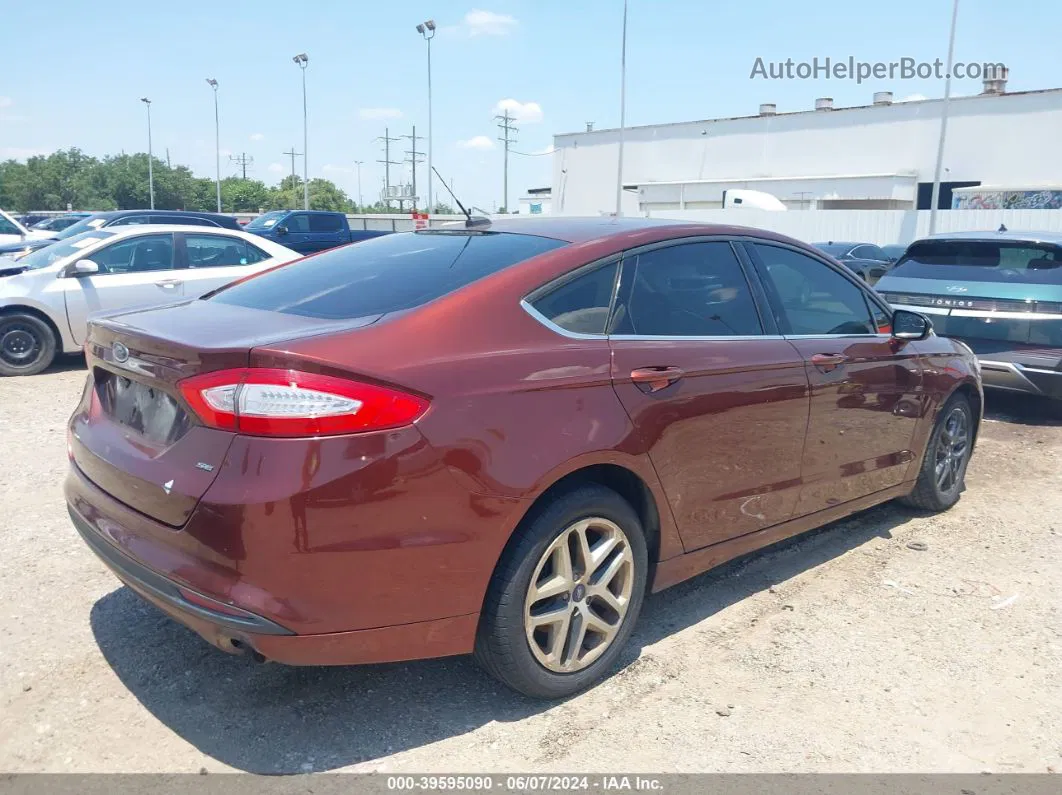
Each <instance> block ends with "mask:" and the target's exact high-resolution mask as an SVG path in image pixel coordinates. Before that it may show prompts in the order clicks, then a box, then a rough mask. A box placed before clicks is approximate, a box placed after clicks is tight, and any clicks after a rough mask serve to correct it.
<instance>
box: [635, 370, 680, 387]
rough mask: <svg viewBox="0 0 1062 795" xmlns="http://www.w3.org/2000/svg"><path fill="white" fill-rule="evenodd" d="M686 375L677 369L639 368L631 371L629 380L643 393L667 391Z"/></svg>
mask: <svg viewBox="0 0 1062 795" xmlns="http://www.w3.org/2000/svg"><path fill="white" fill-rule="evenodd" d="M685 374H686V373H685V372H683V371H682V369H681V368H678V367H639V368H637V369H635V370H631V380H632V381H633V382H634V383H635V386H637V387H638V388H639V389H640V390H642V391H643V392H659V391H660V390H661V389H667V388H668V387H669V386H671V385H672V384H673V383H675V382H676V381H678V380H679V379H680V378H682V376H684V375H685Z"/></svg>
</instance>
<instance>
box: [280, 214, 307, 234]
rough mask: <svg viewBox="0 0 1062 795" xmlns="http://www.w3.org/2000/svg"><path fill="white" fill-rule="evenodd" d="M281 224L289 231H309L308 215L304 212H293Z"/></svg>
mask: <svg viewBox="0 0 1062 795" xmlns="http://www.w3.org/2000/svg"><path fill="white" fill-rule="evenodd" d="M283 226H286V227H287V228H288V231H289V232H309V231H310V216H308V215H306V214H305V213H294V214H292V215H289V216H288V217H287V220H285V221H284V223H283Z"/></svg>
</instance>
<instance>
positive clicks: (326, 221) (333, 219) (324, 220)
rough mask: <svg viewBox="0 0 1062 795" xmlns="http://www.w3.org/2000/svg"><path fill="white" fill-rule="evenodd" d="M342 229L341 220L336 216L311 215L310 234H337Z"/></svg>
mask: <svg viewBox="0 0 1062 795" xmlns="http://www.w3.org/2000/svg"><path fill="white" fill-rule="evenodd" d="M342 229H343V219H342V218H340V217H339V216H338V215H311V216H310V231H311V232H339V231H340V230H342Z"/></svg>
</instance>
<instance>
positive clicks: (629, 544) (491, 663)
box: [475, 484, 649, 699]
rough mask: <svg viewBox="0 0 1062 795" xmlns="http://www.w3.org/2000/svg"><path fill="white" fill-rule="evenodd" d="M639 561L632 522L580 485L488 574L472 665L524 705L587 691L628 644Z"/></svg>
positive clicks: (598, 489)
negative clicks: (522, 698)
mask: <svg viewBox="0 0 1062 795" xmlns="http://www.w3.org/2000/svg"><path fill="white" fill-rule="evenodd" d="M648 559H649V557H648V552H647V550H646V544H645V536H644V533H643V531H642V527H641V522H640V521H639V520H638V515H637V514H636V513H635V511H634V509H633V508H632V507H631V506H630V504H629V503H628V502H627V501H626V500H624V499H623V498H622V497H620V496H619V495H618V494H617V493H616V492H614V491H612V490H611V489H608V488H605V487H604V486H600V485H597V484H588V485H585V486H580V487H578V488H575V489H573V490H572V491H569V492H567V493H565V494H561V495H560V496H558V497H557V498H555V499H552V500H550V502H549V503H548V504H546V505H545V506H544V507H542V508H541V509H540V510H538V511H537V513H535V514H533V515H532V516H531V517H530V518H529V520H525V522H524V524H523V525H522V527H521V528H520V529H519V530H517V535H516V536H515V537H514V538H513V540H512V542H511V543H510V545H509V547H508V548H507V549H506V552H505V553H504V554H503V555H502V558H501V560H500V561H499V562H498V565H497V568H496V569H495V571H494V576H493V577H492V579H491V582H490V586H489V587H488V589H487V597H486V600H485V601H484V605H483V612H482V614H481V616H480V622H479V630H478V632H477V636H476V648H475V658H476V661H477V662H478V663H479V664H480V665H481V666H482V667H483V668H484V669H485V670H486V671H487V673H489V674H490V675H491V676H493V677H494V678H495V679H498V680H499V681H501V682H503V683H504V684H506V685H508V686H509V687H511V688H512V689H514V690H516V691H518V692H520V693H523V694H524V695H526V696H530V697H532V698H543V699H556V698H563V697H565V696H570V695H573V694H575V693H578V692H579V691H581V690H584V689H585V688H587V687H589V686H590V685H592V684H594V683H596V682H597V681H598V680H600V679H601V678H602V677H604V676H605V674H606V673H607V672H608V671H609V669H610V668H611V667H612V666H613V664H614V663H615V662H616V658H617V657H618V656H619V654H620V653H621V651H622V650H623V646H624V645H625V644H626V642H627V640H628V639H629V638H630V635H631V632H632V631H633V629H634V624H635V622H636V621H637V620H638V614H639V613H640V612H641V607H642V602H643V600H644V597H645V583H646V574H647V571H648Z"/></svg>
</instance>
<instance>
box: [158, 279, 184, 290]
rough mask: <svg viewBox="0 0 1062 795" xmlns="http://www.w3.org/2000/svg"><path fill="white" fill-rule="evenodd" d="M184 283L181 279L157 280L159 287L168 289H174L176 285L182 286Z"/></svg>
mask: <svg viewBox="0 0 1062 795" xmlns="http://www.w3.org/2000/svg"><path fill="white" fill-rule="evenodd" d="M183 283H184V282H182V281H181V280H180V279H159V281H157V282H155V284H157V285H158V286H159V287H162V288H163V289H168V290H172V289H173V288H174V287H180V286H181V285H182V284H183Z"/></svg>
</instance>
